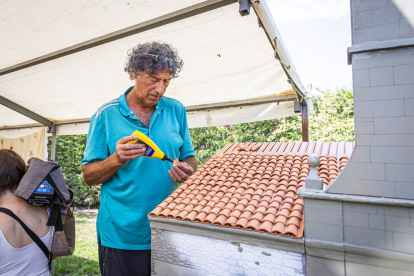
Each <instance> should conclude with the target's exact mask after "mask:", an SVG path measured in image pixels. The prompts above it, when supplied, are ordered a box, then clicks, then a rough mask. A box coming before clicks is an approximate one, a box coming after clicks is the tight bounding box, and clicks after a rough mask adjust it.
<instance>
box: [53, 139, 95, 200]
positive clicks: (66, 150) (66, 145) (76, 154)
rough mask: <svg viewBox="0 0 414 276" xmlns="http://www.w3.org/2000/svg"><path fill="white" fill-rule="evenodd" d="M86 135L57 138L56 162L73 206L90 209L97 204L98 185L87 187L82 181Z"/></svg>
mask: <svg viewBox="0 0 414 276" xmlns="http://www.w3.org/2000/svg"><path fill="white" fill-rule="evenodd" d="M85 146H86V135H68V136H58V137H57V138H56V161H57V162H58V163H59V165H60V167H61V168H62V172H63V176H64V178H65V181H66V184H67V185H68V186H69V187H70V188H71V189H72V191H73V201H74V203H75V205H78V206H86V207H92V206H94V205H97V204H98V203H99V193H100V190H101V188H100V185H97V186H92V187H89V186H88V185H87V184H86V183H85V182H83V180H82V165H81V161H82V159H83V152H84V151H85Z"/></svg>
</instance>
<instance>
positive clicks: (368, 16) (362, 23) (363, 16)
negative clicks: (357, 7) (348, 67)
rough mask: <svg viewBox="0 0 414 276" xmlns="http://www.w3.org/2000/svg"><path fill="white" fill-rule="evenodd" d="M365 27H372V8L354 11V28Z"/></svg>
mask: <svg viewBox="0 0 414 276" xmlns="http://www.w3.org/2000/svg"><path fill="white" fill-rule="evenodd" d="M365 27H372V10H368V11H362V12H354V13H352V28H353V29H359V28H365ZM354 81H355V79H354Z"/></svg>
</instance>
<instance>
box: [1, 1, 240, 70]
mask: <svg viewBox="0 0 414 276" xmlns="http://www.w3.org/2000/svg"><path fill="white" fill-rule="evenodd" d="M234 3H237V0H207V1H203V2H201V3H199V4H196V5H192V6H190V7H187V8H184V9H181V10H178V11H175V12H172V13H169V14H166V15H163V16H160V17H157V18H154V19H151V20H148V21H145V22H142V23H139V24H136V25H133V26H131V27H128V28H124V29H121V30H118V31H115V32H112V33H109V34H106V35H103V36H100V37H97V38H94V39H91V40H87V41H84V42H82V43H79V44H75V45H73V46H70V47H67V48H64V49H61V50H58V51H55V52H52V53H50V54H47V55H44V56H40V57H37V58H34V59H31V60H28V61H25V62H22V63H19V64H16V65H13V66H10V67H6V68H3V69H0V76H2V75H5V74H9V73H12V72H16V71H19V70H22V69H25V68H28V67H32V66H35V65H38V64H41V63H45V62H48V61H51V60H54V59H58V58H61V57H64V56H67V55H71V54H75V53H77V52H81V51H84V50H87V49H90V48H93V47H96V46H99V45H103V44H106V43H109V42H112V41H115V40H119V39H122V38H125V37H128V36H131V35H135V34H137V33H141V32H145V31H148V30H151V29H154V28H158V27H161V26H163V25H167V24H170V23H173V22H176V21H179V20H182V19H186V18H189V17H192V16H195V15H198V14H202V13H205V12H208V11H211V10H215V9H218V8H221V7H224V6H227V5H230V4H234Z"/></svg>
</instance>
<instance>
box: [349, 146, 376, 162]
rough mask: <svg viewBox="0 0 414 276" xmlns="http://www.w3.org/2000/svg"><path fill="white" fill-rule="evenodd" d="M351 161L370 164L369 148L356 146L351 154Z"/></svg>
mask: <svg viewBox="0 0 414 276" xmlns="http://www.w3.org/2000/svg"><path fill="white" fill-rule="evenodd" d="M352 161H353V162H361V163H367V162H368V163H369V162H371V147H369V146H357V147H356V148H355V149H354V153H353V154H352Z"/></svg>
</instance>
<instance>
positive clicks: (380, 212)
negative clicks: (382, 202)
mask: <svg viewBox="0 0 414 276" xmlns="http://www.w3.org/2000/svg"><path fill="white" fill-rule="evenodd" d="M377 214H378V215H385V207H382V206H377Z"/></svg>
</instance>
